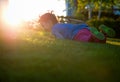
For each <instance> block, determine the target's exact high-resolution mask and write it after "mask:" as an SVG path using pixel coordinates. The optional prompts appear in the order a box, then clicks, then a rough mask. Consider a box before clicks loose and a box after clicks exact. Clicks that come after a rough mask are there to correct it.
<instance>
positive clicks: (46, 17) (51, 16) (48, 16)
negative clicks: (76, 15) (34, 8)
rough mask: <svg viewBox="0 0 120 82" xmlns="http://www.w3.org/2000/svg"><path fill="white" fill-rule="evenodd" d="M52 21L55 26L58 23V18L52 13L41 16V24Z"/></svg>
mask: <svg viewBox="0 0 120 82" xmlns="http://www.w3.org/2000/svg"><path fill="white" fill-rule="evenodd" d="M49 20H50V21H52V23H53V24H56V23H58V20H57V18H56V16H55V15H54V14H52V13H45V14H44V15H42V16H40V20H39V22H47V21H49Z"/></svg>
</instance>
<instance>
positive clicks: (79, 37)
mask: <svg viewBox="0 0 120 82" xmlns="http://www.w3.org/2000/svg"><path fill="white" fill-rule="evenodd" d="M74 40H76V41H82V42H98V43H106V38H105V39H104V40H99V39H97V38H96V37H95V36H93V34H92V33H91V32H90V31H89V30H88V29H82V30H80V31H79V32H78V33H77V34H76V35H75V37H74Z"/></svg>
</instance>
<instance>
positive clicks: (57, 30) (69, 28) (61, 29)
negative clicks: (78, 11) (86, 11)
mask: <svg viewBox="0 0 120 82" xmlns="http://www.w3.org/2000/svg"><path fill="white" fill-rule="evenodd" d="M83 28H86V29H88V30H90V27H88V25H87V24H69V23H67V24H55V25H54V26H53V28H52V34H53V35H55V36H56V37H57V38H59V39H62V38H61V36H60V35H62V36H63V39H73V37H74V36H75V35H76V34H77V33H78V31H79V30H81V29H83ZM59 34H60V35H59Z"/></svg>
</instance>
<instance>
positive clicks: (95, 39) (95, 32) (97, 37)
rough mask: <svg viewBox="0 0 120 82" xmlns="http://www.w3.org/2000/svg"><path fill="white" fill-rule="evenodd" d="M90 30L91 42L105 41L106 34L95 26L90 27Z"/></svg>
mask: <svg viewBox="0 0 120 82" xmlns="http://www.w3.org/2000/svg"><path fill="white" fill-rule="evenodd" d="M90 31H91V33H92V39H93V42H97V43H106V36H105V35H104V34H103V33H101V32H99V31H98V30H97V29H96V28H90Z"/></svg>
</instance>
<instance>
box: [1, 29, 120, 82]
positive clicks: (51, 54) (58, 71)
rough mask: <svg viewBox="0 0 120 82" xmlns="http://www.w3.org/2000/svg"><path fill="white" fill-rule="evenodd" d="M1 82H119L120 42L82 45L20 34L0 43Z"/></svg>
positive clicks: (31, 33)
mask: <svg viewBox="0 0 120 82" xmlns="http://www.w3.org/2000/svg"><path fill="white" fill-rule="evenodd" d="M0 82H120V39H111V38H108V40H107V43H106V44H99V43H83V42H76V41H70V40H58V39H55V38H54V37H53V36H52V35H51V34H49V33H44V32H35V31H24V32H20V33H18V36H17V38H16V39H11V40H10V39H9V40H8V41H6V40H5V39H4V40H3V39H2V40H1V41H0Z"/></svg>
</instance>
